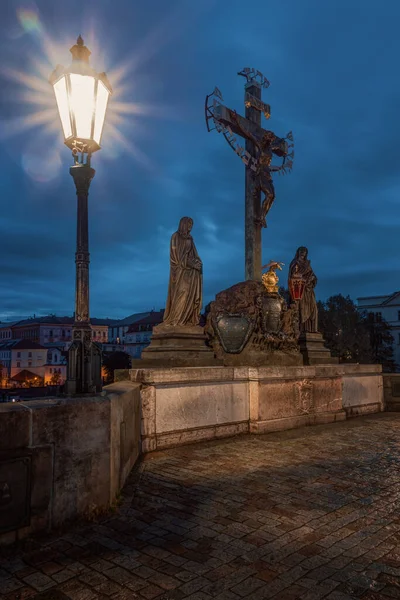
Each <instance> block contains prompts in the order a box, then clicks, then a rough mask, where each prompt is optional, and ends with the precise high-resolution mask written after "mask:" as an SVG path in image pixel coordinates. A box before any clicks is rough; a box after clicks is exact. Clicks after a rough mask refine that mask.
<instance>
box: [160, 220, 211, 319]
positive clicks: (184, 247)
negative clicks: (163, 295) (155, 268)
mask: <svg viewBox="0 0 400 600" xmlns="http://www.w3.org/2000/svg"><path fill="white" fill-rule="evenodd" d="M192 227H193V219H191V218H190V217H182V219H181V220H180V222H179V227H178V231H176V232H175V233H174V234H173V235H172V237H171V251H170V276H169V286H168V298H167V305H166V308H165V313H164V321H163V325H171V326H176V325H180V326H182V325H198V324H199V320H200V310H201V304H202V294H203V290H202V288H203V274H202V271H203V263H202V262H201V260H200V258H199V255H198V254H197V250H196V246H195V245H194V241H193V238H192V236H191V235H190V231H191V229H192Z"/></svg>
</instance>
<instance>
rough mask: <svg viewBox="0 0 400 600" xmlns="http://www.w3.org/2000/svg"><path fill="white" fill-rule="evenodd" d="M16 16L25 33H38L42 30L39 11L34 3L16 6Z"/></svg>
mask: <svg viewBox="0 0 400 600" xmlns="http://www.w3.org/2000/svg"><path fill="white" fill-rule="evenodd" d="M17 18H18V21H19V23H20V25H21V27H22V29H23V30H24V31H25V32H26V33H31V34H39V33H41V32H42V31H43V27H42V24H41V22H40V17H39V11H38V9H37V8H36V6H35V5H34V4H30V5H29V6H24V7H20V8H17Z"/></svg>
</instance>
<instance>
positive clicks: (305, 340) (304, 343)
mask: <svg viewBox="0 0 400 600" xmlns="http://www.w3.org/2000/svg"><path fill="white" fill-rule="evenodd" d="M299 347H300V352H301V353H302V355H303V361H304V364H305V365H337V364H338V363H339V359H338V358H335V357H333V356H331V352H330V350H328V348H326V347H325V345H324V338H323V337H322V333H302V334H301V335H300V338H299Z"/></svg>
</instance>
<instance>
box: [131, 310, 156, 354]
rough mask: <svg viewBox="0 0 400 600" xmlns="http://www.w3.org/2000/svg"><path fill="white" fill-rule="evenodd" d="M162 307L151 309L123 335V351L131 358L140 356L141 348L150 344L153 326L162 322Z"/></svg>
mask: <svg viewBox="0 0 400 600" xmlns="http://www.w3.org/2000/svg"><path fill="white" fill-rule="evenodd" d="M163 317H164V309H163V310H159V311H154V310H152V311H151V312H150V313H148V314H147V315H146V316H145V317H143V318H142V319H139V320H138V321H136V322H135V323H133V324H132V325H131V326H130V327H129V329H128V332H127V333H126V336H125V352H127V353H128V354H129V355H130V356H132V358H140V357H141V355H142V352H143V350H144V349H145V348H146V347H147V346H148V345H149V344H150V340H151V336H152V333H153V327H155V326H156V325H159V324H160V323H162V320H163Z"/></svg>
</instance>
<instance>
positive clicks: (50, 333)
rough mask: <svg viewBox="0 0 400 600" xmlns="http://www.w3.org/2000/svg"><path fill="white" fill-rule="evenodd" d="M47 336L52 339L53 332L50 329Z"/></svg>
mask: <svg viewBox="0 0 400 600" xmlns="http://www.w3.org/2000/svg"><path fill="white" fill-rule="evenodd" d="M49 336H50V337H53V330H52V329H50V331H49Z"/></svg>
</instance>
